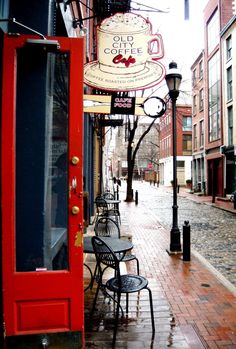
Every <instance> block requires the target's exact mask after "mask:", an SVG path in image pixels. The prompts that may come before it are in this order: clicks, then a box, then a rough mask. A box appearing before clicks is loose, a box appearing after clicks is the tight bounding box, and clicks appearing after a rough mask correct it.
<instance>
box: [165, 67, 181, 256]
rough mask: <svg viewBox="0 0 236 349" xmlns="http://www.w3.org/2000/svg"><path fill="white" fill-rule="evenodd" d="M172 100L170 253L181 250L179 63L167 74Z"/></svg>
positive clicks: (170, 68)
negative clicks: (178, 198) (178, 163)
mask: <svg viewBox="0 0 236 349" xmlns="http://www.w3.org/2000/svg"><path fill="white" fill-rule="evenodd" d="M165 79H166V84H167V86H168V89H169V96H170V99H171V102H172V149H173V206H172V210H173V217H172V228H171V231H170V251H168V252H169V253H170V254H175V253H179V252H181V242H180V230H179V227H178V205H177V164H176V100H177V98H178V96H179V86H180V83H181V80H182V75H181V74H179V73H178V71H177V64H176V63H175V62H171V63H170V64H169V72H168V74H166V76H165Z"/></svg>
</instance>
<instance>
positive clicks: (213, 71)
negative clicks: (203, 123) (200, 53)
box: [208, 51, 221, 142]
mask: <svg viewBox="0 0 236 349" xmlns="http://www.w3.org/2000/svg"><path fill="white" fill-rule="evenodd" d="M208 74H209V75H208V84H209V85H208V94H209V120H208V123H209V127H208V131H209V134H208V138H209V141H210V142H212V141H215V140H217V139H219V138H220V130H221V122H220V53H219V51H217V52H216V53H215V54H214V56H213V57H212V58H211V59H210V60H209V62H208Z"/></svg>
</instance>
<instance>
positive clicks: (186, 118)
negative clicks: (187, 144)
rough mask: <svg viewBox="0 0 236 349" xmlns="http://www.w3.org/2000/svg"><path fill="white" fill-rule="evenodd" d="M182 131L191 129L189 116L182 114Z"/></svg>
mask: <svg viewBox="0 0 236 349" xmlns="http://www.w3.org/2000/svg"><path fill="white" fill-rule="evenodd" d="M183 131H192V118H191V116H183Z"/></svg>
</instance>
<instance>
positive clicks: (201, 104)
mask: <svg viewBox="0 0 236 349" xmlns="http://www.w3.org/2000/svg"><path fill="white" fill-rule="evenodd" d="M203 105H204V104H203V88H202V89H201V90H200V91H199V110H203Z"/></svg>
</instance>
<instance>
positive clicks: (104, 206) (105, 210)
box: [95, 196, 121, 223]
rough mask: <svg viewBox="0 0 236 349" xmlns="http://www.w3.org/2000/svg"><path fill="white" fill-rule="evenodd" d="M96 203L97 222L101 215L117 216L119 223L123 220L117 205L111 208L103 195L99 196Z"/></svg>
mask: <svg viewBox="0 0 236 349" xmlns="http://www.w3.org/2000/svg"><path fill="white" fill-rule="evenodd" d="M107 200H108V199H107ZM95 204H96V221H95V222H97V220H98V219H99V217H109V216H110V217H115V219H116V221H117V223H118V221H120V222H121V219H120V211H119V209H118V208H117V207H115V206H113V207H111V208H109V205H108V203H107V201H106V199H105V198H104V197H103V196H97V197H96V199H95Z"/></svg>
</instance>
